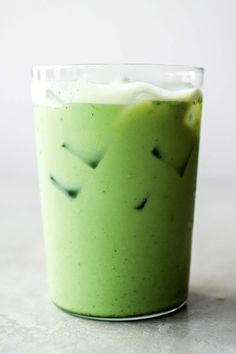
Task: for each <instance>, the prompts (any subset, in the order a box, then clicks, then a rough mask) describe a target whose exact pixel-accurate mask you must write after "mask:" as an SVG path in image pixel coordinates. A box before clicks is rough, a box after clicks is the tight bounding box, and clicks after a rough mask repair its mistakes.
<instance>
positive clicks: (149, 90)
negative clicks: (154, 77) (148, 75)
mask: <svg viewBox="0 0 236 354" xmlns="http://www.w3.org/2000/svg"><path fill="white" fill-rule="evenodd" d="M199 96H201V90H199V89H197V88H193V87H191V88H188V87H186V88H183V87H180V88H173V87H171V86H170V88H166V87H165V88H163V87H159V86H156V85H154V84H151V83H146V82H141V81H133V82H131V81H128V80H127V79H121V80H117V81H113V82H111V83H105V84H102V83H92V82H89V81H87V80H86V78H85V77H82V78H81V79H80V80H77V81H40V80H33V81H32V98H33V103H34V104H36V105H42V106H48V107H62V106H64V105H66V104H68V103H72V102H74V103H76V102H77V103H78V102H80V103H103V104H130V103H134V102H138V101H144V100H152V101H155V100H161V101H189V100H194V99H197V98H198V97H199Z"/></svg>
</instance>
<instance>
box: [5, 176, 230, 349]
mask: <svg viewBox="0 0 236 354" xmlns="http://www.w3.org/2000/svg"><path fill="white" fill-rule="evenodd" d="M198 187H199V188H198V198H197V205H196V213H195V214H196V215H195V228H194V239H193V256H192V269H191V283H190V296H189V301H188V306H187V307H185V308H184V309H183V310H181V311H179V312H177V313H176V314H174V315H172V316H167V317H163V318H161V319H160V318H159V319H153V320H146V321H139V322H126V323H119V322H117V323H113V322H99V321H93V320H85V319H80V318H76V317H72V316H70V315H67V314H65V313H63V312H62V311H60V310H58V309H57V308H56V307H54V305H52V304H51V302H50V301H49V298H48V293H47V283H46V274H45V264H44V250H43V241H42V235H41V234H42V231H41V223H40V212H39V206H38V192H37V189H36V188H33V187H29V186H28V187H23V186H22V187H21V188H19V187H18V188H16V187H15V188H13V187H12V186H9V187H8V186H7V185H6V186H5V187H3V188H2V190H1V194H0V195H1V198H0V353H1V354H13V353H14V354H62V353H63V354H74V353H82V354H83V353H85V354H86V353H109V354H110V353H112V354H116V353H122V354H126V353H127V354H132V353H136V354H143V353H159V354H162V353H174V354H185V353H186V354H193V353H194V354H199V353H201V354H205V353H206V354H211V353H212V354H218V353H219V354H227V353H236V257H235V255H236V186H233V185H232V184H231V183H224V184H223V183H208V184H206V183H199V186H198Z"/></svg>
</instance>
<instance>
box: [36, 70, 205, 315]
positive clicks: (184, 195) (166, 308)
mask: <svg viewBox="0 0 236 354" xmlns="http://www.w3.org/2000/svg"><path fill="white" fill-rule="evenodd" d="M32 76H33V78H32V88H33V92H32V93H33V105H34V115H35V122H36V123H35V126H36V138H37V155H38V167H39V168H38V170H39V183H40V191H41V204H42V216H43V228H44V238H45V245H46V258H47V269H48V278H49V288H50V294H51V298H52V301H53V302H54V303H55V304H56V305H57V306H58V307H60V308H61V309H63V310H65V311H67V312H69V313H72V314H76V315H79V316H84V317H92V318H96V319H109V320H126V319H129V320H130V319H141V318H148V317H154V316H160V315H163V314H166V313H170V312H173V311H175V310H177V309H179V308H180V307H181V306H183V304H185V302H186V300H187V294H188V282H189V268H190V255H191V235H192V226H193V211H194V196H195V185H196V175H197V161H198V147H199V130H200V121H201V109H202V82H203V69H202V68H195V67H186V66H166V65H141V64H140V65H136V64H134V65H131V64H126V65H68V66H36V67H34V68H33V75H32Z"/></svg>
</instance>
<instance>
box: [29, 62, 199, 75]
mask: <svg viewBox="0 0 236 354" xmlns="http://www.w3.org/2000/svg"><path fill="white" fill-rule="evenodd" d="M135 66H136V67H145V66H146V67H155V68H157V69H158V68H160V69H166V71H168V70H169V71H200V72H201V73H202V74H203V73H204V71H205V68H204V67H202V66H192V65H185V64H158V63H80V64H48V65H44V64H42V65H41V64H35V65H32V68H31V69H32V71H35V70H55V69H57V70H58V69H70V68H81V69H82V68H88V69H93V68H99V67H100V68H101V67H135Z"/></svg>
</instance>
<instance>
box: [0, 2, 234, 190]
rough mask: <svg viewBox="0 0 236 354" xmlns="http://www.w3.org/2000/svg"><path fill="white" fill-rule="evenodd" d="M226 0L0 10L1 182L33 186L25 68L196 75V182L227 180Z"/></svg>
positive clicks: (230, 117) (230, 19)
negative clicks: (196, 71) (199, 97)
mask: <svg viewBox="0 0 236 354" xmlns="http://www.w3.org/2000/svg"><path fill="white" fill-rule="evenodd" d="M235 13H236V1H235V0H222V1H221V0H119V1H118V0H117V1H112V0H99V1H96V0H67V1H65V0H51V1H48V0H41V1H36V0H20V1H18V0H8V1H1V2H0V119H1V129H0V139H1V149H0V166H1V167H0V168H1V179H2V181H4V180H7V181H8V182H9V181H11V182H12V183H14V184H17V183H19V184H22V183H27V184H28V183H33V184H34V183H36V162H35V145H34V130H33V117H32V108H31V97H30V70H31V66H32V65H33V64H63V63H64V64H66V63H68V64H70V63H87V62H88V63H93V62H115V63H120V62H146V63H150V62H151V63H168V64H190V65H199V66H203V67H205V69H206V76H205V102H204V115H203V125H202V141H201V154H200V168H199V180H200V181H202V180H207V181H212V180H213V179H214V180H215V179H217V180H230V179H231V180H232V179H235V177H236V158H235V151H236V139H235V130H236V104H235V94H236V91H235V81H236V74H235V73H236V70H235V66H236V50H235V40H236V38H235V33H236V21H235Z"/></svg>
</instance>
